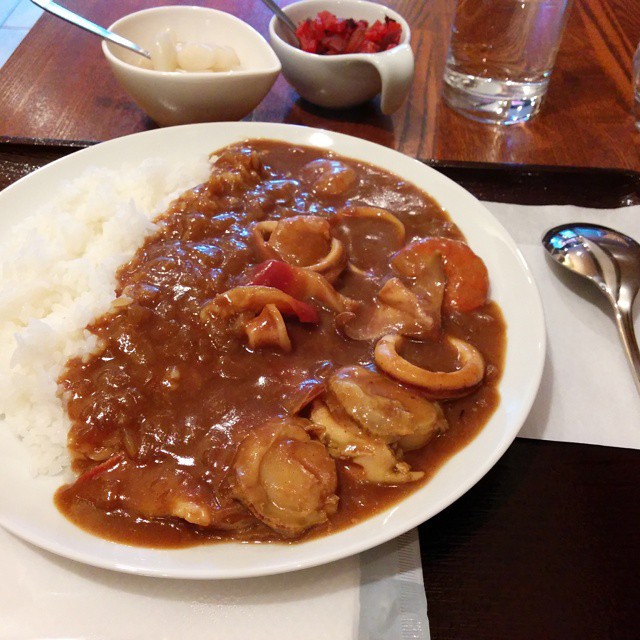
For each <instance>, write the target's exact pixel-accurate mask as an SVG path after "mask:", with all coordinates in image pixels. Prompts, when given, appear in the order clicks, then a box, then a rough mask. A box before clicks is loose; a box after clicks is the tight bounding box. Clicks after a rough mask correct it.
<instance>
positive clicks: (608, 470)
mask: <svg viewBox="0 0 640 640" xmlns="http://www.w3.org/2000/svg"><path fill="white" fill-rule="evenodd" d="M187 3H188V4H207V5H208V6H215V7H217V8H221V9H224V10H227V11H230V12H232V13H235V14H236V15H238V16H239V17H241V18H243V19H245V20H246V21H248V22H249V23H251V24H252V25H254V26H255V27H256V28H257V29H258V30H260V31H261V32H263V33H265V31H266V25H267V23H268V15H267V13H266V11H265V10H264V9H263V8H262V6H261V4H259V3H258V2H257V0H255V1H250V0H237V1H233V0H212V1H211V2H207V3H198V2H195V1H194V0H190V1H187V2H185V4H187ZM65 4H66V6H68V7H70V8H72V9H75V10H78V11H80V12H82V13H83V14H84V15H86V16H88V17H90V18H92V19H94V20H96V21H98V22H101V23H103V24H108V23H110V22H112V21H114V20H115V19H117V18H118V17H120V16H121V15H123V14H125V13H128V12H130V11H132V10H137V9H140V8H144V7H148V6H154V5H160V4H163V2H162V1H160V2H153V1H150V0H119V1H118V2H115V1H113V2H102V1H101V0H83V1H82V2H81V1H80V0H67V1H66V2H65ZM389 5H390V6H393V7H394V8H396V9H397V10H398V11H399V12H401V13H402V14H403V15H405V16H406V17H407V19H408V21H409V23H410V24H411V26H412V30H413V46H414V49H415V52H416V61H417V66H416V78H415V82H414V85H413V88H412V91H411V94H410V96H409V99H408V100H407V102H406V104H405V105H404V106H403V108H402V109H401V110H400V111H399V112H397V113H396V114H395V115H394V116H393V117H390V118H388V117H384V116H382V115H381V114H380V112H379V110H378V107H377V104H376V103H375V102H373V103H371V104H369V105H366V106H364V107H361V108H358V109H352V110H348V111H345V112H338V113H335V112H330V111H326V110H322V109H318V108H315V107H313V106H311V105H309V104H307V103H305V102H304V101H301V100H299V99H297V96H296V95H295V93H294V92H293V91H292V90H291V89H290V88H289V87H288V85H287V84H286V82H285V81H284V80H283V79H280V80H278V82H277V83H276V85H275V86H274V88H273V90H272V91H271V93H270V94H269V95H268V96H267V98H266V99H265V101H264V102H263V103H262V104H261V105H260V106H259V107H258V108H257V109H256V110H255V112H254V113H253V114H252V116H251V119H253V120H258V121H274V122H288V123H295V124H304V125H309V126H316V127H324V128H328V129H331V130H335V131H340V132H343V133H348V134H352V135H356V136H360V137H363V138H367V139H370V140H373V141H376V142H379V143H381V144H384V145H387V146H390V147H393V148H396V149H398V150H400V151H403V152H404V153H407V154H410V155H414V156H417V157H421V158H425V159H435V160H438V161H445V164H444V165H441V167H442V168H443V169H444V170H445V171H446V172H447V173H448V174H449V175H451V176H452V177H454V178H455V179H458V180H459V181H461V182H462V184H464V185H465V186H467V187H468V188H470V189H471V190H472V191H474V192H475V193H476V194H478V195H480V196H483V197H485V198H488V199H491V198H496V199H504V200H511V201H514V202H524V201H526V202H540V203H544V202H551V201H553V202H558V201H563V202H575V203H577V204H581V205H584V206H614V205H617V204H623V203H638V202H640V182H639V180H640V176H638V175H637V174H633V173H632V172H627V173H621V172H595V173H589V172H575V171H573V172H572V171H569V172H557V171H555V170H551V171H547V170H540V171H538V172H536V171H531V170H530V169H524V170H522V169H517V168H516V169H505V168H504V167H503V166H502V167H495V168H494V167H489V166H482V167H469V166H466V165H463V166H451V165H449V166H447V164H446V161H462V162H464V163H468V162H489V163H521V164H531V163H534V164H545V165H570V166H591V167H613V168H624V169H632V170H636V171H638V170H640V133H638V132H636V130H635V129H634V126H633V122H632V118H631V114H630V111H631V99H632V98H631V96H632V94H631V58H632V55H633V51H634V49H635V46H636V44H637V42H638V41H639V40H640V2H638V1H637V0H633V1H632V0H575V2H574V6H573V8H572V11H571V15H570V18H569V22H568V27H567V31H566V34H565V37H564V40H563V43H562V47H561V50H560V53H559V55H558V60H557V65H556V69H555V72H554V75H553V77H552V81H551V86H550V90H549V94H548V96H547V99H546V101H545V103H544V105H543V109H542V112H541V113H540V114H539V116H538V117H537V118H536V119H535V120H533V121H532V122H530V123H527V124H525V125H519V126H513V127H508V128H499V127H491V126H486V125H480V124H477V123H473V122H470V121H467V120H465V119H464V118H462V117H460V116H458V115H457V114H455V113H453V112H452V111H450V110H449V109H448V108H447V107H446V106H444V105H443V104H442V101H441V99H440V91H441V84H442V81H441V78H442V70H443V64H444V57H445V53H446V48H447V40H448V35H449V30H450V20H451V16H452V11H453V3H452V2H451V1H450V0H432V1H430V2H424V1H423V0H392V1H391V2H389ZM62 45H64V46H62ZM153 126H154V125H153V123H152V122H150V121H149V120H148V119H146V118H145V116H144V115H143V114H142V113H141V112H140V111H139V110H138V109H137V108H136V107H135V106H134V105H133V104H132V103H131V102H130V101H129V100H128V98H127V97H126V96H125V95H124V94H123V92H122V91H121V90H120V89H119V87H118V86H117V85H116V83H115V81H114V80H113V78H112V77H111V76H110V74H109V71H108V69H107V66H106V63H105V62H104V61H103V60H102V57H101V53H100V49H99V43H98V41H97V40H96V39H94V37H92V36H90V35H85V34H84V33H81V32H79V31H77V30H73V29H72V28H71V27H69V26H67V25H66V24H64V23H61V22H59V21H56V20H54V19H53V18H50V17H48V16H45V17H43V18H42V19H41V20H40V21H39V22H38V23H37V25H36V26H35V27H34V29H33V30H32V31H31V33H30V34H29V35H28V36H27V38H26V39H25V40H24V42H23V43H22V45H21V46H20V48H19V49H18V50H17V52H16V53H15V54H14V56H13V57H12V58H10V60H9V62H8V63H7V64H6V65H5V67H4V68H3V69H1V70H0V136H9V137H21V138H27V139H30V138H37V139H54V140H63V141H66V142H67V143H69V144H71V145H72V144H73V141H101V140H106V139H110V138H113V137H117V136H121V135H126V134H129V133H133V132H136V131H142V130H145V129H148V128H151V127H153ZM26 142H27V144H26V145H24V146H22V147H19V148H18V147H15V148H14V147H10V148H5V149H4V152H5V153H6V154H7V156H6V158H5V161H6V162H5V164H3V165H2V167H0V168H2V169H3V170H4V171H5V172H8V174H9V175H10V176H13V175H15V176H16V177H17V175H18V174H19V172H21V171H24V170H25V167H26V168H27V169H29V168H34V167H35V166H37V165H38V164H39V163H41V162H43V161H44V160H47V159H51V158H53V157H56V156H57V155H58V154H59V153H60V149H59V148H48V147H42V148H41V150H40V151H39V152H38V153H34V152H32V147H31V146H30V145H29V140H27V141H26ZM0 160H2V158H0ZM12 172H13V173H12ZM11 179H13V177H11ZM612 401H618V402H624V399H623V398H618V399H613V400H612ZM639 422H640V421H639ZM603 428H615V425H603ZM639 428H640V424H639ZM639 487H640V454H639V453H638V452H637V451H631V450H624V449H613V448H607V447H594V446H586V445H576V444H561V443H552V442H540V441H532V440H524V439H518V440H516V442H515V443H514V444H513V445H512V446H511V447H510V449H509V450H508V451H507V453H506V454H505V455H504V456H503V458H502V459H501V460H500V461H499V462H498V464H497V465H496V466H495V467H494V468H493V469H492V470H491V471H490V472H489V473H488V474H487V476H486V477H485V478H484V479H483V480H481V481H480V482H479V483H478V484H477V485H476V486H475V487H474V488H473V489H472V490H471V491H469V492H468V493H467V494H466V495H465V496H463V497H462V498H461V499H460V500H458V501H457V502H456V503H455V504H453V505H452V506H451V507H449V508H448V509H446V510H445V511H444V512H442V513H441V514H439V515H438V516H436V517H434V518H433V519H431V520H430V521H429V522H427V523H425V524H424V525H422V526H421V527H420V540H421V548H422V559H423V569H424V575H425V588H426V592H427V597H428V603H429V618H430V624H431V633H432V637H433V638H434V640H449V639H451V640H454V639H460V640H482V639H487V640H488V639H492V640H501V639H503V638H504V639H507V638H508V639H509V640H519V639H529V638H530V639H532V640H533V639H535V640H538V639H555V638H557V639H558V640H560V639H562V640H571V639H574V638H575V639H578V638H580V639H581V640H582V639H586V638H593V639H598V640H601V639H616V640H617V639H625V638H629V639H630V640H631V639H635V638H638V637H640V607H639V606H638V604H637V599H638V595H640V577H639V576H640V527H639V524H640V501H639V500H638V497H637V492H638V488H639Z"/></svg>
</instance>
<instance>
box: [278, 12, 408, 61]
mask: <svg viewBox="0 0 640 640" xmlns="http://www.w3.org/2000/svg"><path fill="white" fill-rule="evenodd" d="M321 2H323V0H298V2H292V3H291V4H288V5H287V6H286V7H282V10H283V11H284V12H285V13H286V14H288V11H289V9H292V8H293V7H301V6H305V5H311V4H317V3H321ZM339 5H350V6H354V7H356V6H370V7H377V8H379V9H380V10H381V11H382V13H384V14H386V15H389V17H390V18H393V20H395V21H396V22H399V23H400V26H401V27H402V38H401V41H400V42H399V43H398V46H397V47H393V49H388V50H387V51H378V52H377V53H341V54H340V55H335V56H325V55H321V54H319V53H310V52H309V51H303V50H302V49H299V48H298V47H294V46H293V45H291V44H289V43H288V42H287V41H286V40H284V39H283V38H281V37H280V36H279V35H278V33H277V32H276V29H275V25H276V23H277V21H278V17H277V16H275V15H274V16H273V17H272V18H271V20H269V38H270V39H271V41H272V42H273V40H276V41H277V42H278V45H282V46H283V48H284V49H285V51H287V53H290V54H292V55H298V56H301V57H302V58H305V57H306V58H307V59H313V60H326V61H327V64H336V63H337V62H340V61H348V60H367V59H370V58H371V57H373V56H388V55H393V54H394V52H395V51H397V49H399V48H400V47H405V46H406V47H411V27H409V24H408V22H407V21H406V20H405V19H404V17H403V16H402V15H400V14H399V13H398V12H397V11H395V10H394V9H391V8H390V7H387V6H386V5H383V4H378V3H376V2H369V0H332V2H331V3H327V10H331V9H332V8H334V7H337V6H339Z"/></svg>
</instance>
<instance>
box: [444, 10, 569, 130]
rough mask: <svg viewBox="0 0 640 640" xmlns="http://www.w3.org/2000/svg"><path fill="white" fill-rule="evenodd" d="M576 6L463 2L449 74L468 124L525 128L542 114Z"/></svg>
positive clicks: (449, 86) (449, 93)
mask: <svg viewBox="0 0 640 640" xmlns="http://www.w3.org/2000/svg"><path fill="white" fill-rule="evenodd" d="M570 4H571V0H459V2H458V6H457V10H456V16H455V19H454V23H453V30H452V33H451V43H450V46H449V53H448V56H447V62H446V67H445V73H444V94H443V97H444V99H445V101H446V102H447V104H448V105H449V106H450V107H452V108H453V109H455V110H456V111H458V112H460V113H461V114H463V115H464V116H467V117H468V118H472V119H473V120H479V121H481V122H490V123H494V124H515V123H518V122H524V121H526V120H528V119H529V118H531V117H532V116H533V115H535V114H536V113H537V112H538V110H539V109H540V104H541V102H542V98H543V97H544V95H545V93H546V91H547V86H548V84H549V77H550V75H551V71H552V69H553V64H554V62H555V58H556V53H557V52H558V47H559V45H560V39H561V37H562V31H563V29H564V25H565V22H566V19H567V15H568V13H569V5H570Z"/></svg>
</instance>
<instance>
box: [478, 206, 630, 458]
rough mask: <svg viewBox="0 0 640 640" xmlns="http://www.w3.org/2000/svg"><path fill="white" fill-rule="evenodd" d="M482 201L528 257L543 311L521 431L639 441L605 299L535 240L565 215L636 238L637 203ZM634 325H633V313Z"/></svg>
mask: <svg viewBox="0 0 640 640" xmlns="http://www.w3.org/2000/svg"><path fill="white" fill-rule="evenodd" d="M485 204H486V206H487V207H488V209H489V210H490V211H491V212H492V213H493V214H494V215H495V216H496V217H497V218H498V220H499V221H500V222H501V223H502V224H503V225H504V226H505V228H506V229H507V231H509V233H510V234H511V236H512V237H513V238H514V240H515V241H516V243H517V245H518V246H519V248H520V250H521V251H522V253H523V255H524V257H525V259H526V261H527V262H528V263H529V266H530V267H531V270H532V272H533V275H534V278H535V280H536V282H537V284H538V288H539V290H540V295H541V297H542V304H543V306H544V312H545V322H546V326H547V360H546V363H545V368H544V373H543V377H542V384H541V387H540V392H539V393H538V397H537V398H536V401H535V403H534V405H533V408H532V410H531V413H530V414H529V418H528V419H527V421H526V422H525V424H524V426H523V428H522V430H521V431H520V434H519V435H520V436H523V437H526V438H540V439H543V440H555V441H560V442H581V443H585V444H597V445H606V446H613V447H625V448H633V449H639V448H640V419H639V418H638V416H640V397H638V392H637V391H636V388H635V385H634V383H633V380H632V378H631V374H630V372H629V365H628V364H627V361H626V358H625V355H624V351H623V348H622V345H621V343H620V338H619V337H618V332H617V329H616V326H615V324H614V321H613V316H612V314H611V312H610V309H609V307H608V302H607V301H606V299H605V298H604V296H602V294H601V293H600V292H599V291H598V290H597V288H596V287H595V286H594V285H592V284H591V283H590V282H588V281H586V280H584V279H583V278H580V277H579V276H577V275H574V274H572V273H569V272H567V271H566V269H563V268H562V267H561V266H559V265H554V264H553V263H552V262H551V261H549V260H548V258H547V256H546V255H545V254H546V251H545V250H544V249H543V247H542V244H541V242H540V240H541V238H542V236H543V234H544V232H545V231H547V229H549V228H551V227H554V226H557V225H560V224H564V223H567V222H592V223H596V224H602V225H604V226H607V227H612V228H613V229H616V230H618V231H621V232H622V233H626V234H627V235H629V236H631V237H633V238H635V239H638V240H640V206H633V207H623V208H619V209H585V208H581V207H574V206H544V207H543V206H535V207H530V206H522V205H514V204H503V203H495V202H487V203H485ZM514 293H515V294H516V295H517V292H514ZM635 326H636V331H638V327H639V323H638V322H637V321H636V323H635Z"/></svg>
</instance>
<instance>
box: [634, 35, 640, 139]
mask: <svg viewBox="0 0 640 640" xmlns="http://www.w3.org/2000/svg"><path fill="white" fill-rule="evenodd" d="M633 117H634V119H635V122H636V129H637V130H638V131H640V44H639V45H638V49H637V50H636V55H635V56H633Z"/></svg>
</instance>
